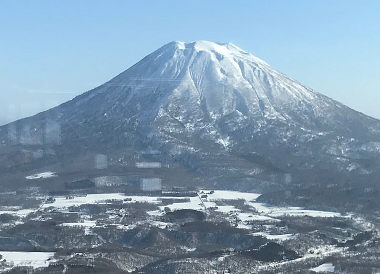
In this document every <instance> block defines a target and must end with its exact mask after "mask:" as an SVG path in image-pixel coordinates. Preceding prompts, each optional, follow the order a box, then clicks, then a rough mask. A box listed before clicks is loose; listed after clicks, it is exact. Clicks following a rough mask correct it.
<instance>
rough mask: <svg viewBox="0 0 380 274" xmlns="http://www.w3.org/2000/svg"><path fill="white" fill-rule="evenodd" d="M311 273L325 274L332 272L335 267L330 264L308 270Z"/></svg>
mask: <svg viewBox="0 0 380 274" xmlns="http://www.w3.org/2000/svg"><path fill="white" fill-rule="evenodd" d="M310 270H311V271H314V272H317V273H326V272H334V271H335V267H334V265H333V264H331V263H326V264H322V265H320V266H318V267H315V268H312V269H310Z"/></svg>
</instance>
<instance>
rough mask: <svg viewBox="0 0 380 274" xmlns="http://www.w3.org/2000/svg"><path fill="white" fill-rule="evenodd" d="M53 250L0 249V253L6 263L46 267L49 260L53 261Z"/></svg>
mask: <svg viewBox="0 0 380 274" xmlns="http://www.w3.org/2000/svg"><path fill="white" fill-rule="evenodd" d="M54 254H55V253H53V252H16V251H0V255H2V256H3V259H5V260H6V263H7V264H13V266H15V267H16V266H31V267H33V268H40V267H47V266H49V262H53V261H54V260H53V257H54Z"/></svg>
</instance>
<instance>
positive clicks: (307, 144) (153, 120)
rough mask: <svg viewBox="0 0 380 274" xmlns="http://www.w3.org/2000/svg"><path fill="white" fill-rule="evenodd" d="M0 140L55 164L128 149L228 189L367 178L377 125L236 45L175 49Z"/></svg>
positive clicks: (10, 128) (0, 132)
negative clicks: (51, 157) (47, 151)
mask: <svg viewBox="0 0 380 274" xmlns="http://www.w3.org/2000/svg"><path fill="white" fill-rule="evenodd" d="M0 139H1V141H2V143H3V144H4V145H5V146H7V145H15V144H21V145H34V146H53V147H55V150H56V153H57V155H56V160H57V161H59V159H60V157H61V156H60V155H65V154H68V153H69V154H70V155H76V154H78V153H82V154H83V153H85V152H89V151H92V152H95V153H104V154H109V153H113V152H115V151H117V152H119V154H120V153H121V152H120V151H122V150H125V149H126V148H127V150H128V151H129V152H128V153H130V154H131V153H132V154H133V155H137V156H136V157H145V156H144V155H146V154H150V156H149V157H150V159H155V160H159V161H162V162H167V163H176V164H177V165H180V166H183V167H185V168H186V169H188V170H190V171H191V172H192V173H193V174H194V177H198V176H200V175H202V176H204V178H206V179H205V180H208V181H210V182H216V183H220V182H223V184H225V185H224V186H228V187H232V188H233V187H235V186H233V184H232V183H231V182H239V183H241V184H240V185H239V186H241V187H242V186H243V185H245V183H246V182H249V185H250V186H252V185H258V184H259V182H258V180H259V181H260V182H261V183H262V182H271V183H273V180H274V182H275V183H283V182H284V181H283V178H284V177H283V176H285V175H284V174H291V175H292V178H293V179H292V180H293V181H297V182H304V181H305V178H307V180H308V181H309V182H310V183H328V181H329V180H333V181H335V180H337V181H345V180H347V178H354V177H352V176H357V177H355V178H359V177H360V176H363V175H365V174H367V175H368V174H372V175H373V174H375V173H376V169H375V166H376V165H377V163H378V162H379V160H378V159H379V151H380V145H379V141H380V121H378V120H376V119H373V118H371V117H368V116H365V115H363V114H361V113H359V112H356V111H354V110H352V109H350V108H348V107H346V106H344V105H342V104H341V103H339V102H336V101H334V100H332V99H330V98H328V97H326V96H324V95H322V94H319V93H317V92H314V91H313V90H311V89H309V88H307V87H305V86H303V85H302V84H300V83H299V82H297V81H295V80H293V79H291V78H290V77H288V76H286V75H285V74H282V73H281V72H278V71H276V70H275V69H273V68H272V67H271V66H269V65H268V64H267V63H266V62H264V61H262V60H260V59H259V58H257V57H255V56H253V55H252V54H250V53H247V52H245V51H244V50H242V49H240V48H238V47H237V46H235V45H233V44H217V43H213V42H207V41H198V42H193V43H183V42H172V43H169V44H167V45H165V46H163V47H162V48H160V49H158V50H157V51H155V52H153V53H151V54H150V55H148V56H146V57H145V58H144V59H142V60H141V61H140V62H138V63H137V64H135V65H134V66H132V67H131V68H129V69H128V70H126V71H125V72H123V73H121V74H120V75H118V76H116V77H115V78H113V79H111V80H110V81H108V82H107V83H105V84H103V85H101V86H99V87H97V88H95V89H93V90H91V91H88V92H86V93H84V94H82V95H80V96H78V97H76V98H74V99H73V100H71V101H69V102H66V103H64V104H62V105H60V106H58V107H56V108H53V109H51V110H48V111H46V112H43V113H40V114H37V115H35V116H33V117H29V118H26V119H23V120H20V121H16V122H14V123H11V124H9V125H7V126H3V127H0ZM149 151H151V152H152V151H154V152H157V153H149ZM119 154H118V155H119ZM153 154H154V155H153ZM73 157H74V156H73ZM133 157H135V156H133ZM133 157H129V158H131V159H132V158H133ZM136 157H135V158H136ZM135 158H133V159H135ZM132 161H133V160H130V162H129V164H132ZM321 171H326V172H321ZM367 175H365V176H367ZM372 175H371V176H372ZM358 176H359V177H358ZM373 176H374V175H373ZM273 178H275V179H273Z"/></svg>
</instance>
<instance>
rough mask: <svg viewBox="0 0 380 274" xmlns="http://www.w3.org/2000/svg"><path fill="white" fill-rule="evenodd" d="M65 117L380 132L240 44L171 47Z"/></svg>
mask: <svg viewBox="0 0 380 274" xmlns="http://www.w3.org/2000/svg"><path fill="white" fill-rule="evenodd" d="M60 113H62V114H63V117H64V118H65V120H64V121H62V120H61V122H66V121H67V122H70V120H72V118H75V116H77V117H79V119H81V118H82V117H81V116H80V115H79V114H92V115H103V116H104V117H109V118H116V119H120V118H122V117H123V118H124V119H125V118H126V119H129V118H130V117H133V116H134V115H137V116H138V118H139V122H142V123H146V122H148V123H151V122H152V119H153V118H156V119H157V118H160V117H161V116H168V117H170V118H171V120H172V122H173V123H179V124H180V125H181V126H183V127H185V128H186V129H190V130H191V129H193V128H194V127H195V126H196V125H197V124H198V125H203V126H204V123H207V124H209V125H212V127H213V128H215V122H216V121H219V120H220V119H221V118H222V117H225V116H228V115H231V116H233V117H239V118H237V119H238V120H240V119H243V120H244V119H246V118H249V119H251V120H252V121H253V122H254V126H255V128H256V129H259V128H260V127H261V126H262V125H265V124H267V123H268V121H278V122H281V123H286V124H289V125H295V126H297V127H303V128H306V129H308V130H317V131H330V130H332V129H334V130H337V129H338V130H340V131H342V133H349V134H351V135H358V134H362V131H361V129H362V127H363V125H362V123H363V122H366V121H368V122H370V123H374V124H375V125H376V126H375V127H374V128H370V129H369V130H373V131H375V132H376V133H378V132H379V129H380V127H379V123H378V121H376V122H375V121H374V119H371V118H368V117H366V116H364V115H361V114H359V113H357V112H354V111H351V110H350V109H348V108H347V107H345V106H343V105H342V104H340V103H338V102H336V101H334V100H332V99H330V98H327V97H325V96H323V95H321V94H319V93H316V92H314V91H312V90H311V89H309V88H306V87H304V86H303V85H301V84H300V83H298V82H297V81H294V80H293V79H291V78H289V77H288V76H286V75H284V74H282V73H280V72H278V71H276V70H274V69H273V68H271V67H270V66H269V65H268V64H267V63H265V62H264V61H262V60H260V59H258V58H256V57H255V56H253V55H252V54H249V53H247V52H245V51H243V50H242V49H240V48H238V47H236V46H235V45H233V44H216V43H212V42H207V41H198V42H194V43H183V42H172V43H169V44H167V45H165V46H163V47H162V48H160V49H159V50H157V51H155V52H153V53H152V54H150V55H148V56H147V57H145V58H144V59H143V60H141V61H140V62H138V63H137V64H136V65H134V66H132V67H131V68H130V69H128V70H127V71H125V72H123V73H121V74H120V75H118V76H116V77H115V78H113V79H112V80H111V81H109V82H107V83H105V84H104V85H102V86H100V87H98V88H96V89H94V90H92V91H90V92H88V93H85V94H83V95H82V96H79V97H77V98H75V99H74V100H73V101H72V102H70V103H68V104H66V105H64V106H63V107H61V108H60ZM252 118H253V119H252ZM366 126H367V125H366ZM366 126H364V128H366ZM358 127H359V128H358ZM215 129H216V128H215ZM216 130H217V129H216Z"/></svg>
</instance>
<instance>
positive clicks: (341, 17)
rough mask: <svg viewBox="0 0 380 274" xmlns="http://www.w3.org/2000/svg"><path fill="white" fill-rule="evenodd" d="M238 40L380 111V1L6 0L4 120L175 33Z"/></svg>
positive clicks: (46, 103) (1, 34)
mask: <svg viewBox="0 0 380 274" xmlns="http://www.w3.org/2000/svg"><path fill="white" fill-rule="evenodd" d="M173 40H178V41H184V42H191V41H195V40H211V41H215V42H232V43H234V44H236V45H237V46H239V47H241V48H243V49H244V50H246V51H248V52H251V53H252V54H254V55H256V56H257V57H259V58H261V59H263V60H265V61H266V62H268V63H269V64H271V65H272V66H273V67H274V68H276V69H278V70H280V71H281V72H283V73H285V74H287V75H289V76H291V77H292V78H294V79H296V80H298V81H300V82H301V83H303V84H304V85H306V86H309V87H311V88H313V89H314V90H316V91H318V92H320V93H323V94H325V95H327V96H329V97H332V98H333V99H336V100H338V101H341V102H342V103H344V104H346V105H348V106H350V107H351V108H354V109H356V110H359V111H361V112H363V113H365V114H368V115H371V116H374V117H376V118H380V107H379V104H380V66H379V64H380V1H378V0H371V1H370V0H362V1H357V0H345V1H338V0H330V1H327V0H313V1H312V0H309V1H306V0H289V1H285V0H260V1H256V0H250V1H248V0H247V1H238V0H235V1H232V0H229V1H223V0H219V1H213V0H209V1H204V0H203V1H200V0H199V1H198V0H192V1H175V0H172V1H163V0H159V1H155V0H154V1H153V0H152V1H143V0H140V1H137V0H136V1H127V0H124V1H121V0H107V1H100V0H92V1H90V0H87V1H79V0H61V1H55V0H45V1H42V0H39V1H38V0H34V1H19V0H2V1H0V123H1V122H4V121H9V120H11V119H15V118H19V117H21V116H25V115H31V114H33V113H35V112H38V111H41V110H43V109H45V108H49V107H52V106H54V105H57V104H58V103H61V102H63V101H66V100H68V99H71V98H73V97H74V96H76V95H78V94H80V93H83V92H85V91H87V90H89V89H91V88H93V87H96V86H98V85H100V84H102V83H104V82H105V81H107V80H109V79H110V78H112V77H114V76H115V75H117V74H119V73H120V72H122V71H124V70H125V69H127V68H129V67H130V66H131V65H133V64H134V63H136V62H137V61H139V60H140V59H142V58H143V57H144V56H145V55H147V54H149V53H150V52H152V51H154V50H156V49H157V48H159V47H161V46H162V45H164V44H166V43H168V42H170V41H173Z"/></svg>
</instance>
